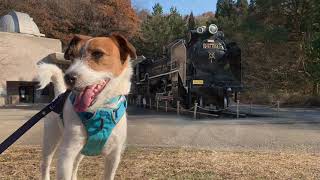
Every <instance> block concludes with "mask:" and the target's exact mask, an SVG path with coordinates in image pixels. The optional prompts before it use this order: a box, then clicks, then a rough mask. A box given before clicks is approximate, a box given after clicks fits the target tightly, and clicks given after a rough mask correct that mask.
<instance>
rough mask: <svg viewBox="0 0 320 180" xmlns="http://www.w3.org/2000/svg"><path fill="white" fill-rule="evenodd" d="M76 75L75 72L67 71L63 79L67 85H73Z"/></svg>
mask: <svg viewBox="0 0 320 180" xmlns="http://www.w3.org/2000/svg"><path fill="white" fill-rule="evenodd" d="M76 80H77V76H76V75H75V74H71V73H68V74H66V75H64V81H65V82H66V84H67V85H69V86H74V85H75V84H76Z"/></svg>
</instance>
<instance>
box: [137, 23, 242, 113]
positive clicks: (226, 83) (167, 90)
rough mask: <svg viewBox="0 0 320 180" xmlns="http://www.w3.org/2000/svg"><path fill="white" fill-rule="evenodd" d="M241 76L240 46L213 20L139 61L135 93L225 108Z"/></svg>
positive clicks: (184, 102)
mask: <svg viewBox="0 0 320 180" xmlns="http://www.w3.org/2000/svg"><path fill="white" fill-rule="evenodd" d="M241 77H242V72H241V50H240V48H239V47H238V46H237V44H236V43H235V42H227V40H226V39H225V37H224V33H223V32H222V31H219V30H218V27H217V26H216V25H215V24H211V25H210V26H209V27H205V26H202V27H199V28H197V29H196V30H191V31H190V32H189V35H188V37H187V39H178V40H176V41H174V42H172V43H170V44H169V45H168V46H167V47H166V51H165V53H164V56H163V57H161V58H157V59H144V60H140V61H138V62H137V63H136V64H135V65H134V81H133V87H132V95H133V96H135V98H136V99H137V100H138V101H139V102H142V101H144V100H143V98H144V99H151V100H153V101H154V100H158V101H169V102H171V104H172V105H175V104H176V101H178V100H179V101H180V103H182V105H184V106H185V107H186V108H188V107H191V106H192V105H193V104H194V102H195V101H196V102H198V105H199V106H201V107H206V108H207V109H211V110H223V109H226V108H227V107H228V106H229V103H230V100H229V99H230V97H232V96H233V95H234V97H235V100H236V99H237V94H238V93H239V92H240V91H241V90H242V83H241Z"/></svg>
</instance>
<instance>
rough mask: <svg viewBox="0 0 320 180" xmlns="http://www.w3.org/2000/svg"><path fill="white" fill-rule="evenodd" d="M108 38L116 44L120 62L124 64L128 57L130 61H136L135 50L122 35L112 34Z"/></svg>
mask: <svg viewBox="0 0 320 180" xmlns="http://www.w3.org/2000/svg"><path fill="white" fill-rule="evenodd" d="M110 38H111V39H112V40H113V41H114V42H116V44H117V45H118V47H119V50H120V59H121V62H122V63H124V62H125V61H126V60H127V58H128V56H130V57H131V59H136V58H137V54H136V49H135V48H134V47H133V45H132V44H131V43H130V42H129V41H128V40H127V39H126V38H125V37H124V36H122V35H120V34H118V33H112V34H111V35H110Z"/></svg>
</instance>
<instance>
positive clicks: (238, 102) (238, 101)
mask: <svg viewBox="0 0 320 180" xmlns="http://www.w3.org/2000/svg"><path fill="white" fill-rule="evenodd" d="M239 104H240V100H237V118H239Z"/></svg>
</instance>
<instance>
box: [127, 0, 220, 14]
mask: <svg viewBox="0 0 320 180" xmlns="http://www.w3.org/2000/svg"><path fill="white" fill-rule="evenodd" d="M131 1H132V5H133V6H134V7H136V8H138V9H148V10H150V11H151V10H152V6H153V5H154V4H155V3H157V2H159V3H160V4H161V5H162V6H163V8H164V12H165V13H167V12H169V10H170V7H171V6H175V7H177V9H178V10H179V12H180V13H181V14H184V15H185V14H189V13H190V12H191V11H192V12H193V14H194V15H200V14H202V13H204V12H208V11H213V12H215V10H216V3H217V0H131Z"/></svg>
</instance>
